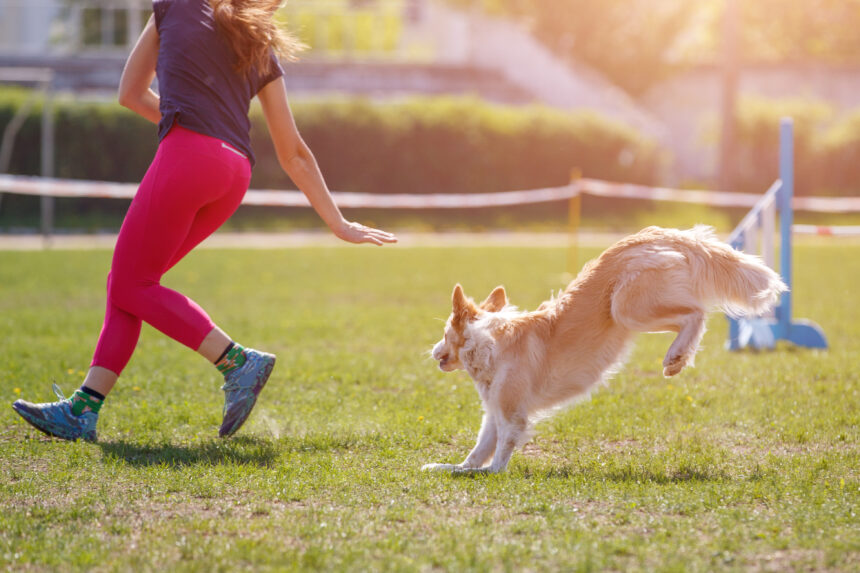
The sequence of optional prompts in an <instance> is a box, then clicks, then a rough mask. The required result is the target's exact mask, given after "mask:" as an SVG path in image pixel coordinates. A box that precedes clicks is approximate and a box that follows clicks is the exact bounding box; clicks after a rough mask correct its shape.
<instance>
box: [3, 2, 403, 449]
mask: <svg viewBox="0 0 860 573" xmlns="http://www.w3.org/2000/svg"><path fill="white" fill-rule="evenodd" d="M278 5H279V2H277V1H275V0H211V1H210V0H154V2H153V16H152V17H151V18H150V20H149V22H148V23H147V25H146V27H145V28H144V30H143V32H142V33H141V35H140V38H139V39H138V42H137V44H136V45H135V47H134V49H133V50H132V52H131V55H130V56H129V59H128V62H127V63H126V66H125V69H124V70H123V74H122V78H121V80H120V86H119V101H120V104H122V105H123V106H125V107H127V108H129V109H131V110H132V111H134V112H136V113H138V114H140V115H141V116H143V117H144V118H146V119H148V120H149V121H151V122H153V123H155V124H157V125H158V135H159V147H158V152H157V153H156V156H155V159H154V160H153V162H152V165H150V167H149V169H148V171H147V173H146V175H145V177H144V179H143V181H142V182H141V184H140V187H139V189H138V191H137V194H136V195H135V198H134V200H133V201H132V203H131V206H130V207H129V210H128V213H127V214H126V217H125V220H124V221H123V224H122V228H121V230H120V233H119V236H118V238H117V244H116V249H115V251H114V255H113V262H112V264H111V271H110V274H109V275H108V281H107V293H108V297H107V311H106V314H105V320H104V324H103V326H102V331H101V335H100V336H99V340H98V344H97V346H96V350H95V353H94V356H93V361H92V364H91V366H90V369H89V372H88V373H87V375H86V377H85V379H84V382H83V384H82V386H81V387H80V389H79V390H77V391H76V392H75V393H74V395H73V396H72V397H71V398H70V399H65V398H64V397H63V395H62V393H61V392H60V391H59V389H58V388H57V387H56V385H55V386H54V391H55V392H56V393H57V395H58V396H59V398H60V401H59V402H51V403H46V404H31V403H29V402H25V401H22V400H18V401H16V402H15V403H14V404H13V408H14V409H15V410H16V411H17V412H18V413H19V414H20V415H21V416H22V417H23V418H24V419H25V420H26V421H27V422H29V423H30V424H32V425H33V426H35V427H36V428H38V429H39V430H41V431H43V432H45V433H46V434H49V435H52V436H56V437H59V438H63V439H66V440H77V439H79V438H82V439H84V440H88V441H95V440H96V423H97V421H98V413H99V410H100V408H101V406H102V403H103V401H104V399H105V397H106V396H107V395H108V393H109V392H110V391H111V389H112V388H113V386H114V384H115V383H116V381H117V378H118V377H119V375H120V374H121V373H122V370H123V368H125V366H126V364H127V363H128V360H129V359H130V358H131V355H132V352H133V351H134V348H135V346H136V344H137V339H138V336H139V335H140V328H141V321H146V322H147V323H149V324H151V325H152V326H154V327H155V328H157V329H158V330H160V331H161V332H163V333H165V334H167V335H168V336H170V337H171V338H173V339H175V340H177V341H179V342H181V343H183V344H185V345H186V346H188V347H189V348H191V349H193V350H196V351H197V352H198V353H200V354H201V355H202V356H204V357H205V358H206V359H208V360H210V361H211V362H212V363H213V364H215V366H216V367H217V369H218V370H219V372H221V373H222V374H223V375H224V379H225V382H224V386H223V387H222V389H223V390H224V392H225V403H224V419H223V422H222V424H221V428H220V430H219V435H220V436H221V437H226V436H230V435H231V434H233V433H234V432H235V431H236V430H238V429H239V427H240V426H241V425H242V424H243V423H244V422H245V420H246V419H247V418H248V415H249V414H250V413H251V410H252V408H253V407H254V404H255V403H256V400H257V395H258V394H259V392H260V390H262V388H263V386H264V385H265V384H266V381H267V380H268V378H269V375H270V373H271V371H272V367H273V366H274V363H275V357H274V356H273V355H271V354H266V353H264V352H260V351H257V350H253V349H250V348H244V347H242V346H241V345H239V344H237V343H235V342H233V341H232V340H231V339H230V337H228V336H227V334H225V333H224V331H223V330H221V329H220V328H218V326H216V325H215V323H214V322H212V320H211V319H210V318H209V316H208V315H207V314H206V312H205V311H204V310H203V309H202V308H200V307H199V306H198V305H197V304H196V303H195V302H194V301H192V300H191V299H189V298H187V297H185V296H184V295H182V294H180V293H178V292H176V291H173V290H170V289H168V288H165V287H163V286H161V284H160V280H161V277H162V275H164V273H166V272H167V271H168V270H169V269H170V268H171V267H173V265H175V264H176V263H178V262H179V261H180V260H182V258H183V257H184V256H185V255H186V254H188V252H189V251H191V249H193V248H194V247H195V246H197V245H198V244H199V243H200V242H201V241H203V239H205V238H206V237H208V236H209V235H211V234H212V233H213V232H214V231H215V230H216V229H218V227H220V226H221V225H222V224H223V223H224V221H226V220H227V218H228V217H229V216H230V215H231V214H232V213H233V212H234V211H235V210H236V208H237V207H238V206H239V204H240V203H241V201H242V197H243V196H244V194H245V191H246V190H247V188H248V183H249V181H250V177H251V168H252V166H253V164H254V154H253V151H252V149H251V145H250V137H249V131H250V121H249V119H248V109H249V106H250V101H251V99H252V98H253V97H254V96H255V95H256V96H257V97H258V98H259V100H260V103H261V104H262V108H263V113H264V115H265V118H266V123H267V125H268V128H269V133H270V135H271V138H272V142H273V143H274V147H275V150H276V152H277V155H278V160H279V162H280V164H281V167H282V168H283V169H284V171H285V172H286V173H287V175H289V176H290V178H291V179H292V180H293V181H294V182H295V183H296V185H298V187H299V188H300V189H301V190H302V191H303V192H304V194H305V195H306V196H307V198H308V200H309V201H310V203H311V205H312V206H313V208H314V209H315V210H316V212H317V213H318V214H319V215H320V217H321V218H322V219H323V221H324V222H325V223H326V224H327V225H328V226H329V228H330V229H331V230H332V232H334V234H335V235H337V236H338V237H339V238H341V239H343V240H345V241H349V242H352V243H373V244H376V245H382V244H384V243H392V242H395V241H396V238H395V237H394V236H393V235H391V234H390V233H386V232H384V231H380V230H377V229H372V228H369V227H365V226H364V225H360V224H357V223H352V222H349V221H347V220H346V219H344V218H343V216H342V215H341V213H340V210H339V209H338V207H337V205H336V204H335V203H334V201H333V200H332V197H331V194H330V193H329V191H328V189H327V187H326V184H325V181H324V180H323V177H322V174H321V173H320V170H319V168H318V166H317V164H316V160H315V159H314V157H313V155H312V153H311V151H310V149H309V148H308V147H307V145H306V144H305V143H304V141H302V138H301V136H300V135H299V133H298V131H297V129H296V125H295V122H294V121H293V117H292V113H291V111H290V107H289V104H288V102H287V94H286V88H285V86H284V82H283V79H282V76H283V73H284V72H283V69H282V68H281V65H280V63H279V59H278V56H280V57H284V58H291V57H292V56H293V54H294V53H295V51H296V47H297V46H296V44H295V43H294V42H293V41H291V40H290V38H289V37H287V36H286V35H285V34H283V32H282V31H281V30H279V29H278V27H277V25H276V24H275V22H274V21H273V16H274V13H275V11H276V9H277V7H278ZM156 76H157V77H158V85H159V94H158V95H156V94H155V92H153V91H152V90H151V89H150V87H149V86H150V85H151V84H152V80H153V78H154V77H156Z"/></svg>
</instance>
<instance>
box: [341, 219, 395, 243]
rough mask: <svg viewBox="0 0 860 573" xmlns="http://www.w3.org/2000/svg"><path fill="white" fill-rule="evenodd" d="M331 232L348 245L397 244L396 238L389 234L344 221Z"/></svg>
mask: <svg viewBox="0 0 860 573" xmlns="http://www.w3.org/2000/svg"><path fill="white" fill-rule="evenodd" d="M332 232H334V234H335V236H336V237H337V238H339V239H343V240H344V241H347V242H349V243H373V244H374V245H379V246H382V245H383V244H385V243H396V242H397V237H395V236H394V235H393V234H391V233H387V232H385V231H382V230H380V229H374V228H373V227H368V226H366V225H362V224H361V223H354V222H352V221H347V220H345V219H344V220H343V221H342V222H341V224H340V225H338V226H337V227H335V228H332Z"/></svg>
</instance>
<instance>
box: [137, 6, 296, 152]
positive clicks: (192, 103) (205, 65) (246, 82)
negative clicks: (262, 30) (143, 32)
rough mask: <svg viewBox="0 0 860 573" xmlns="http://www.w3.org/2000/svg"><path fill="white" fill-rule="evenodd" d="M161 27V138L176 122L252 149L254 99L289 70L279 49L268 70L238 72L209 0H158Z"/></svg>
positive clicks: (158, 70)
mask: <svg viewBox="0 0 860 573" xmlns="http://www.w3.org/2000/svg"><path fill="white" fill-rule="evenodd" d="M152 8H153V11H154V13H155V23H156V26H157V28H158V37H159V42H160V46H159V49H158V64H157V66H156V75H157V76H158V91H159V97H160V98H161V122H160V123H159V124H158V140H159V141H161V140H162V139H163V138H164V136H165V135H167V132H168V131H170V127H171V126H172V125H173V123H174V122H176V123H178V124H179V125H181V126H182V127H185V128H187V129H190V130H191V131H196V132H197V133H201V134H203V135H208V136H211V137H216V138H218V139H220V140H222V141H225V142H227V143H229V144H230V145H232V146H234V147H236V148H237V149H239V150H240V151H242V152H243V153H245V154H246V155H247V156H248V158H249V159H250V161H251V165H252V166H253V165H254V153H253V151H252V150H251V137H250V131H251V122H250V120H249V119H248V109H249V107H250V104H251V99H253V97H254V96H255V95H257V92H258V91H260V90H261V89H262V88H263V87H264V86H265V85H266V84H268V83H269V82H271V81H272V80H274V79H276V78H279V77H281V76H282V75H283V74H284V69H283V68H282V67H281V64H280V62H279V61H278V59H277V57H275V55H274V54H271V56H270V57H271V59H272V66H271V71H270V73H268V74H265V75H262V74H259V73H257V71H256V70H252V71H251V72H250V73H249V74H248V75H247V77H246V76H243V75H241V74H239V73H238V72H236V70H235V68H234V63H235V61H236V57H235V55H234V54H233V51H232V50H231V49H230V46H229V45H228V44H227V42H226V41H224V40H223V39H222V38H221V36H220V35H219V34H218V32H217V31H216V28H215V20H214V19H213V16H212V7H211V6H210V5H209V2H208V0H153V2H152Z"/></svg>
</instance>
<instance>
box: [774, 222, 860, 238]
mask: <svg viewBox="0 0 860 573" xmlns="http://www.w3.org/2000/svg"><path fill="white" fill-rule="evenodd" d="M791 230H792V232H794V233H797V234H800V235H822V236H825V237H829V236H838V237H857V236H860V225H844V226H833V225H831V226H821V225H792V226H791Z"/></svg>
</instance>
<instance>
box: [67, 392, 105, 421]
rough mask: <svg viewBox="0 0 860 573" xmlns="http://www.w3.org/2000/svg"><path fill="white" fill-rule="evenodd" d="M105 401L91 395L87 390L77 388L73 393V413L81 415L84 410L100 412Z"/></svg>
mask: <svg viewBox="0 0 860 573" xmlns="http://www.w3.org/2000/svg"><path fill="white" fill-rule="evenodd" d="M103 403H104V402H102V401H101V400H99V399H98V398H96V397H95V396H90V395H89V394H87V393H86V392H82V391H80V390H77V391H75V393H74V394H72V414H74V415H75V416H80V415H81V414H83V413H84V412H95V413H96V414H98V413H99V410H100V409H101V407H102V404H103Z"/></svg>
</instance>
